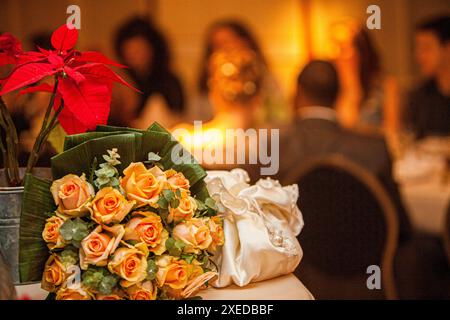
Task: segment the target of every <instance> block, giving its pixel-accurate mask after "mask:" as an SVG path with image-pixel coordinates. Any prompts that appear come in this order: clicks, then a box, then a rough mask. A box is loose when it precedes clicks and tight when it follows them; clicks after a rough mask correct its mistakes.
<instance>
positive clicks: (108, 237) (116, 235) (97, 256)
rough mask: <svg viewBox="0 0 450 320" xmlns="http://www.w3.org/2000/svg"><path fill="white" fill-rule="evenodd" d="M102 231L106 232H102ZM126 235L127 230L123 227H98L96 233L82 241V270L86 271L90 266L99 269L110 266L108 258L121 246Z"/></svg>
mask: <svg viewBox="0 0 450 320" xmlns="http://www.w3.org/2000/svg"><path fill="white" fill-rule="evenodd" d="M102 229H103V230H104V232H102ZM124 233H125V229H124V227H123V226H121V225H115V226H113V227H108V226H97V227H96V228H95V230H94V231H92V232H91V233H90V234H89V235H88V236H87V237H86V238H84V239H83V241H81V248H80V267H81V269H83V270H86V269H87V268H88V265H89V264H92V265H95V266H99V267H104V266H106V265H107V264H108V257H109V256H110V255H111V254H113V253H114V251H115V250H116V248H117V247H118V246H119V243H120V240H122V237H123V235H124Z"/></svg>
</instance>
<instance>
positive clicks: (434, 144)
mask: <svg viewBox="0 0 450 320" xmlns="http://www.w3.org/2000/svg"><path fill="white" fill-rule="evenodd" d="M449 149H450V140H449V139H447V138H446V139H428V140H425V141H422V142H420V143H419V144H416V145H415V146H414V147H413V148H410V149H409V150H407V151H406V152H405V153H404V154H403V155H402V157H401V158H399V159H397V161H396V162H395V164H394V176H395V179H396V180H397V182H398V184H399V188H400V193H401V196H402V198H403V202H404V204H405V207H406V209H407V211H408V214H409V217H410V220H411V223H412V225H413V227H414V228H415V229H416V230H418V231H421V232H425V233H428V234H432V235H436V236H441V235H442V234H443V232H444V228H445V218H446V214H447V210H448V207H449V205H450V167H449V160H450V150H449Z"/></svg>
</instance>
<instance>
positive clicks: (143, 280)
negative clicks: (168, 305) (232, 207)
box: [20, 125, 224, 300]
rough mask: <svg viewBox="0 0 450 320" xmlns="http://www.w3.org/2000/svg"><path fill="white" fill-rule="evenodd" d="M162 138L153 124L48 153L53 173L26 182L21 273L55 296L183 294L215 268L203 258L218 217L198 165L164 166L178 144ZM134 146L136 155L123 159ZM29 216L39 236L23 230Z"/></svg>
mask: <svg viewBox="0 0 450 320" xmlns="http://www.w3.org/2000/svg"><path fill="white" fill-rule="evenodd" d="M168 137H169V138H171V136H170V135H169V134H168V133H167V132H166V131H165V130H163V129H162V128H161V127H159V126H157V125H153V126H152V127H151V128H150V129H149V130H147V131H137V130H131V129H124V128H111V127H103V128H101V127H100V128H98V130H97V131H96V132H91V133H86V134H81V135H74V136H68V137H67V138H66V142H65V149H66V151H65V152H63V153H62V154H60V155H58V156H56V157H54V158H53V159H52V171H53V176H54V178H55V177H57V179H55V180H54V181H53V182H50V181H44V180H41V179H38V178H36V177H33V176H27V179H26V183H25V193H24V206H23V210H22V225H21V242H20V244H21V249H20V274H21V278H22V279H21V280H22V281H23V282H27V281H30V280H31V281H32V280H34V279H33V278H36V271H37V272H39V271H40V272H41V274H42V280H41V285H42V288H43V289H45V290H47V291H49V292H51V293H52V296H53V297H54V298H56V299H58V300H66V299H77V300H78V299H81V300H89V299H102V300H104V299H109V300H111V299H131V300H155V299H187V298H191V297H192V296H193V295H194V294H195V293H196V292H198V291H199V289H201V288H202V287H204V286H205V285H207V283H208V281H210V280H211V279H212V278H214V277H215V276H216V275H217V268H216V267H215V265H214V264H213V263H212V262H211V260H210V259H209V257H210V256H211V255H213V254H214V252H215V251H216V250H217V248H218V247H219V246H221V245H223V243H224V235H223V229H222V221H221V218H220V217H219V216H217V215H216V206H215V202H214V200H213V199H211V198H210V197H209V196H208V193H207V191H206V189H205V187H204V182H203V178H204V174H203V172H204V171H203V170H202V169H201V167H200V166H199V165H198V164H197V163H195V162H192V163H189V164H174V163H172V160H173V159H172V160H171V159H170V157H169V156H168V155H171V154H172V152H170V151H171V150H172V149H173V147H174V146H175V145H177V144H178V143H177V142H176V141H175V142H174V141H173V140H172V139H169V140H165V139H166V138H168ZM131 138H132V139H131ZM131 141H134V148H132V149H134V152H131V153H130V146H133V143H131ZM164 141H166V143H165V144H164V143H163V142H164ZM130 143H131V144H130ZM113 144H117V145H120V146H123V147H125V146H127V147H128V148H124V149H123V151H124V152H125V153H122V152H121V151H122V149H121V147H120V146H119V147H117V148H111V149H109V148H108V146H109V145H113ZM161 146H162V147H161ZM156 149H157V150H156ZM102 150H105V151H106V152H105V153H104V154H100V152H101V151H102ZM155 151H156V152H155ZM133 153H134V154H133ZM144 153H147V159H146V160H142V159H141V160H142V161H133V160H136V158H139V157H140V156H142V155H143V154H144ZM69 159H70V160H69ZM98 159H102V161H98ZM90 160H91V161H92V163H91V164H90V165H89V167H86V165H81V167H82V168H80V164H81V163H85V162H86V161H90ZM130 160H131V161H130ZM77 163H78V164H79V165H77ZM83 167H84V169H83ZM70 168H72V169H70ZM87 168H89V170H86V169H87ZM183 172H184V173H183ZM50 205H51V207H50ZM45 206H47V207H48V208H51V209H50V210H48V208H47V212H46V213H45V215H44V214H43V213H42V210H43V207H45ZM39 212H41V213H40V214H39ZM31 219H33V220H34V224H33V226H34V227H31ZM36 223H37V224H38V225H40V226H41V236H42V240H43V241H36V240H32V239H30V238H32V237H29V236H30V235H31V234H36V229H37V228H36ZM27 235H28V236H27ZM43 247H44V248H45V249H46V251H47V252H48V255H44V256H45V259H46V261H45V263H44V264H41V265H40V266H39V264H37V265H36V262H37V260H41V263H42V261H43V260H42V257H41V254H39V255H38V254H37V253H38V252H42V248H43ZM42 267H43V270H42Z"/></svg>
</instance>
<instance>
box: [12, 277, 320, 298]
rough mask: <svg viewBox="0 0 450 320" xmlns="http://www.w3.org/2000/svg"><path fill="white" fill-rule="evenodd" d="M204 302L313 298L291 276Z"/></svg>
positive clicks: (25, 289) (25, 291)
mask: <svg viewBox="0 0 450 320" xmlns="http://www.w3.org/2000/svg"><path fill="white" fill-rule="evenodd" d="M16 291H17V296H18V297H19V298H22V299H23V298H27V299H32V300H43V299H45V297H46V296H47V294H48V293H47V292H46V291H44V290H42V289H41V286H40V284H39V283H38V284H32V285H25V286H16ZM199 295H201V296H202V297H203V298H204V299H205V300H264V299H266V300H313V299H314V297H313V296H312V294H311V293H310V292H309V291H308V289H306V288H305V286H304V285H303V283H301V282H300V281H299V280H298V279H297V278H296V277H295V276H294V275H293V274H289V275H286V276H282V277H278V278H275V279H271V280H266V281H262V282H257V283H251V284H249V285H248V286H246V287H242V288H241V287H237V286H229V287H227V288H221V289H216V288H208V289H207V290H204V291H201V292H200V293H199Z"/></svg>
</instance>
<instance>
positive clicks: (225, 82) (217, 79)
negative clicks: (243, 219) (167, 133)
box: [173, 47, 264, 179]
mask: <svg viewBox="0 0 450 320" xmlns="http://www.w3.org/2000/svg"><path fill="white" fill-rule="evenodd" d="M207 74H208V79H207V83H208V100H209V101H210V102H211V104H212V108H213V110H214V116H213V117H212V119H211V120H210V121H207V122H206V123H203V124H202V132H201V133H199V134H197V133H196V132H195V130H194V127H193V126H192V124H181V125H178V126H176V127H175V128H173V130H176V129H180V128H183V129H185V130H187V131H188V132H189V134H187V135H182V136H177V138H178V139H179V140H180V142H181V143H182V144H183V145H184V146H185V147H186V148H187V149H188V150H190V151H191V152H192V153H194V150H196V149H200V148H202V150H203V151H204V150H206V149H210V150H216V149H215V148H219V149H220V150H222V151H223V152H222V155H224V156H225V155H226V153H227V152H236V151H239V152H244V151H245V154H246V157H247V158H248V144H247V143H246V145H245V146H242V145H237V144H235V145H232V146H229V145H226V141H227V136H226V134H227V130H228V129H243V130H246V129H249V128H255V127H257V125H258V124H257V120H256V117H255V114H257V113H258V112H259V110H260V109H261V105H262V97H261V86H262V83H263V77H264V63H263V61H261V60H260V59H259V57H258V55H257V53H256V52H254V51H252V50H249V49H247V48H245V47H242V48H234V49H232V50H217V51H215V52H214V53H213V54H212V55H211V56H210V57H209V60H208V72H207ZM237 148H239V150H238V149H237ZM219 152H220V151H219ZM223 159H224V158H223ZM247 160H248V159H247ZM246 163H248V161H246ZM202 164H203V166H205V167H206V168H208V169H214V170H229V169H232V168H236V167H242V168H244V169H246V170H247V171H248V172H249V175H250V177H252V178H254V179H256V178H257V177H258V176H259V171H258V166H256V165H246V164H225V161H223V163H215V164H208V163H202Z"/></svg>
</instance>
